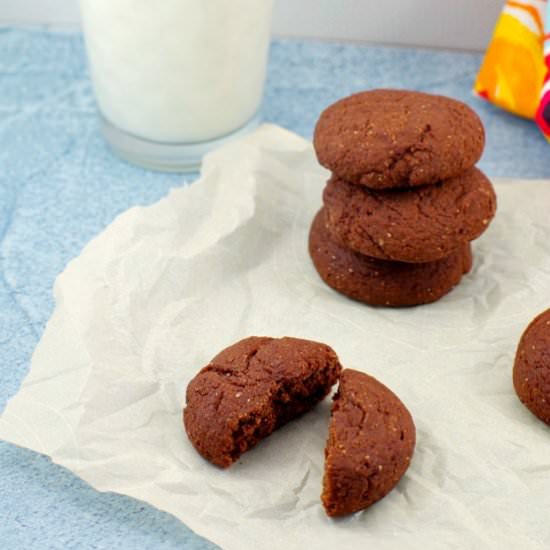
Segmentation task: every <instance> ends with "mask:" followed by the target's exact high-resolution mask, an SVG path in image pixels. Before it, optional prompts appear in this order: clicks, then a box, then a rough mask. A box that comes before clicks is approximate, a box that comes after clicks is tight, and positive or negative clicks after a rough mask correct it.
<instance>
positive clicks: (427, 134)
mask: <svg viewBox="0 0 550 550" xmlns="http://www.w3.org/2000/svg"><path fill="white" fill-rule="evenodd" d="M313 143H314V146H315V151H316V153H317V158H318V160H319V162H320V163H321V164H322V165H323V166H325V167H326V168H328V169H329V170H331V171H332V172H334V173H335V174H337V175H338V176H339V177H340V178H342V179H344V180H347V181H349V182H352V183H358V184H363V185H366V186H368V187H371V188H373V189H388V188H396V187H408V186H415V185H424V184H429V183H436V182H438V181H441V180H442V179H448V178H451V177H454V176H458V175H459V174H460V173H461V172H464V171H465V170H467V169H468V168H471V167H472V166H473V165H474V164H475V163H476V162H477V161H478V160H479V158H480V157H481V153H482V152H483V147H484V145H485V134H484V130H483V125H482V124H481V121H480V120H479V117H478V116H477V115H476V113H475V112H474V111H472V109H470V108H469V107H468V106H467V105H465V104H464V103H461V102H460V101H456V100H454V99H451V98H448V97H443V96H438V95H432V94H426V93H421V92H410V91H405V90H372V91H368V92H361V93H358V94H355V95H352V96H350V97H346V98H344V99H341V100H340V101H337V102H336V103H334V104H333V105H331V106H330V107H328V108H327V109H326V110H325V111H324V112H323V113H322V114H321V117H320V118H319V121H318V122H317V126H316V127H315V134H314V139H313Z"/></svg>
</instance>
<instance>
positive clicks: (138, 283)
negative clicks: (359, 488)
mask: <svg viewBox="0 0 550 550" xmlns="http://www.w3.org/2000/svg"><path fill="white" fill-rule="evenodd" d="M325 179H326V172H324V171H323V169H321V168H320V167H319V166H318V165H317V163H316V161H315V159H314V155H313V152H312V149H311V145H310V144H309V143H308V142H306V141H304V140H303V139H301V138H299V137H297V136H295V135H293V134H291V133H289V132H287V131H285V130H282V129H280V128H277V127H274V126H264V127H262V128H261V129H259V130H258V131H257V132H256V133H255V134H253V135H252V136H250V137H248V138H246V139H244V140H243V141H241V142H237V143H232V144H230V145H228V146H226V147H224V148H223V149H220V150H219V151H217V152H215V153H214V154H212V155H210V156H209V157H208V158H207V160H206V162H205V165H204V169H203V174H202V177H201V178H200V180H199V181H197V182H196V183H194V184H192V185H191V186H189V187H186V188H183V189H178V190H175V191H172V192H171V193H170V194H169V195H168V196H167V197H166V198H165V199H163V200H161V201H160V202H158V203H157V204H154V205H152V206H149V207H147V208H132V209H131V210H129V211H127V212H125V213H124V214H122V215H121V216H119V217H118V218H117V219H116V220H115V221H114V222H113V223H112V224H111V225H110V226H109V227H108V228H107V229H106V230H105V231H103V233H102V234H101V235H99V236H98V237H97V238H95V239H94V240H93V241H92V242H90V243H89V244H88V246H87V247H86V248H85V249H84V251H83V252H82V254H81V255H80V256H79V257H78V258H76V259H75V260H74V261H72V262H71V263H70V264H69V265H68V267H67V269H66V270H65V271H64V272H63V273H62V274H61V275H60V276H59V278H58V280H57V282H56V284H55V299H56V304H57V305H56V309H55V312H54V314H53V315H52V318H51V319H50V321H49V323H48V325H47V328H46V331H45V332H44V335H43V337H42V340H41V341H40V343H39V345H38V347H37V349H36V352H35V354H34V357H33V360H32V368H31V371H30V373H29V375H28V377H27V378H26V380H25V381H24V383H23V385H22V387H21V390H20V392H19V393H18V394H17V395H16V396H15V397H14V398H13V399H12V400H11V401H10V402H9V405H8V406H7V408H6V410H5V412H4V414H3V415H2V417H1V419H0V437H1V438H3V439H5V440H7V441H11V442H13V443H15V444H17V445H20V446H23V447H28V448H30V449H34V450H36V451H38V452H40V453H44V454H46V455H49V456H51V458H52V460H53V461H54V462H56V463H57V464H61V465H63V466H65V467H66V468H68V469H70V470H71V471H73V472H74V473H75V474H76V475H78V476H80V477H81V478H83V479H84V480H86V481H87V482H88V483H89V484H90V485H92V486H93V487H95V488H97V489H98V490H100V491H115V492H117V493H122V494H125V495H130V496H132V497H135V498H138V499H141V500H143V501H145V502H148V503H150V504H152V505H153V506H156V507H158V508H160V509H162V510H166V511H167V512H170V513H171V514H173V515H175V516H177V517H178V518H180V519H181V520H182V521H184V522H185V523H186V524H187V525H189V526H190V527H191V528H193V529H194V530H196V531H197V532H198V533H200V534H201V535H203V536H206V537H207V538H209V539H211V540H213V541H215V542H216V543H218V544H219V545H221V546H222V547H223V548H226V549H234V550H247V549H251V550H252V549H254V550H259V549H272V548H284V549H289V550H290V549H300V550H302V549H303V548H315V549H323V548H331V549H332V548H342V549H348V548H376V549H377V550H384V549H403V548H407V549H408V550H411V549H412V550H415V549H426V548H460V549H469V548H494V549H499V550H502V549H503V548H506V549H508V548H513V549H522V550H524V549H530V548H536V549H545V550H547V549H548V548H549V547H550V521H548V518H549V510H550V430H549V429H548V428H547V427H546V426H545V425H543V424H542V422H539V421H538V420H537V419H535V418H534V417H533V416H532V415H531V414H530V413H529V412H528V411H527V410H526V409H525V408H524V407H523V406H522V405H521V404H520V403H519V401H518V400H517V398H516V397H515V394H514V392H513V389H512V382H511V371H512V362H513V357H514V353H515V347H516V344H517V341H518V338H519V336H520V334H521V332H522V330H523V328H524V327H525V325H526V324H527V322H528V321H529V320H530V319H531V318H532V317H533V316H534V315H535V314H537V313H539V312H540V311H542V310H543V309H545V308H546V307H548V306H550V218H549V205H550V182H534V181H533V182H527V181H506V182H496V189H497V194H498V200H499V211H498V214H497V217H496V219H495V221H494V222H493V224H492V225H491V227H490V229H489V230H488V231H487V233H486V234H485V235H484V236H483V237H482V238H481V239H479V241H477V242H476V243H475V246H474V255H475V256H474V262H475V264H474V265H475V267H474V270H473V272H472V273H471V274H470V275H468V276H467V277H465V278H464V280H463V282H462V283H461V284H460V286H459V287H457V288H456V289H455V290H454V291H453V292H452V293H451V294H449V295H448V296H447V297H445V298H444V299H442V300H441V301H440V302H438V303H436V304H432V305H427V306H422V307H418V308H410V309H401V310H399V309H377V308H370V307H367V306H365V305H361V304H359V303H356V302H353V301H350V300H348V299H346V298H344V297H342V296H340V295H338V294H336V293H335V292H333V291H332V290H331V289H329V288H327V287H326V286H325V285H324V284H322V283H321V281H320V280H319V278H318V276H317V274H316V273H315V271H314V269H313V267H312V265H311V263H310V261H309V257H308V254H307V233H308V226H309V223H310V221H311V219H312V217H313V215H314V213H315V212H316V210H317V209H318V208H319V206H320V204H321V191H322V188H323V185H324V180H325ZM249 335H271V336H283V335H292V336H297V337H303V338H311V339H315V340H320V341H323V342H326V343H328V344H330V345H331V346H333V347H334V349H335V350H336V351H337V353H338V354H339V355H340V358H341V360H342V362H343V364H344V365H345V366H347V367H351V368H355V369H361V370H364V371H367V372H369V373H371V374H372V375H374V376H376V377H377V378H378V379H379V380H381V381H382V382H383V383H385V384H387V385H388V386H390V387H391V388H392V389H393V390H394V391H395V392H396V393H397V394H398V395H399V396H400V397H401V398H402V399H403V401H404V402H405V404H406V405H407V406H408V407H409V409H410V410H411V412H412V414H413V416H414V419H415V421H416V425H417V430H418V443H417V449H416V453H415V455H414V457H413V461H412V464H411V467H410V468H409V470H408V472H407V473H406V475H405V477H404V478H403V479H402V481H401V483H400V484H399V485H398V487H397V488H396V489H395V490H394V491H393V492H392V493H391V494H390V495H388V496H387V497H386V498H385V499H383V500H382V501H381V502H379V503H378V504H376V505H375V506H373V507H372V508H371V509H370V510H368V511H367V512H363V513H360V514H356V515H353V516H351V517H349V518H346V519H343V520H339V521H333V520H329V519H328V518H326V517H325V515H324V512H323V510H322V508H321V505H320V501H319V494H320V490H321V478H322V471H323V448H324V444H325V438H326V433H327V422H328V418H329V400H328V399H327V400H326V402H324V403H323V404H322V405H321V406H319V407H318V408H317V410H315V411H314V412H312V413H310V414H308V415H306V416H305V417H304V418H302V419H301V420H299V421H296V422H293V423H291V424H289V425H287V426H286V427H285V428H284V429H282V430H280V432H278V433H277V434H274V435H273V436H272V437H270V438H268V440H266V441H264V442H263V443H261V444H260V445H259V446H258V447H257V448H256V449H255V450H253V451H251V452H249V453H247V454H246V455H245V456H243V457H242V459H241V461H240V462H239V463H237V464H236V465H234V466H233V467H232V468H230V469H229V470H225V471H222V470H219V469H217V468H215V467H213V466H211V465H209V464H208V463H206V462H205V461H203V460H202V459H201V457H200V456H198V455H197V453H196V452H195V451H194V449H193V448H192V446H191V445H190V443H189V441H188V440H187V438H186V435H185V433H184V431H183V428H182V422H181V410H182V406H183V404H184V394H185V387H186V385H187V383H188V382H189V380H190V379H191V378H192V377H193V375H194V374H195V373H196V372H197V371H198V369H199V368H200V367H202V366H203V365H205V364H206V363H207V362H208V361H209V359H210V358H211V357H212V356H213V355H215V354H216V353H217V352H218V351H219V350H220V349H222V348H223V347H225V346H227V345H229V344H231V343H233V342H235V341H236V340H239V339H240V338H243V337H245V336H249Z"/></svg>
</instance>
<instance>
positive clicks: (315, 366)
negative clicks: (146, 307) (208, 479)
mask: <svg viewBox="0 0 550 550" xmlns="http://www.w3.org/2000/svg"><path fill="white" fill-rule="evenodd" d="M341 368H342V367H341V366H340V363H339V361H338V357H337V356H336V353H335V352H334V351H333V350H332V349H331V348H330V347H329V346H327V345H325V344H321V343H318V342H312V341H309V340H301V339H298V338H279V339H274V338H268V337H255V336H253V337H250V338H246V339H244V340H241V341H240V342H237V343H236V344H234V345H232V346H230V347H228V348H226V349H224V350H223V351H222V352H221V353H219V354H218V355H216V357H214V359H212V361H211V362H210V363H209V364H208V365H207V366H206V367H204V368H203V369H202V370H201V371H200V372H199V373H198V374H197V376H195V378H193V380H191V382H190V383H189V385H188V386H187V393H186V398H187V404H186V407H185V409H184V411H183V422H184V426H185V430H186V432H187V435H188V436H189V439H190V440H191V443H192V444H193V445H194V447H195V449H196V450H197V451H198V452H199V453H200V454H201V455H202V456H203V457H204V458H205V459H206V460H208V461H210V462H212V463H213V464H216V465H217V466H220V467H222V468H226V467H228V466H230V465H231V464H233V463H234V462H235V461H236V460H237V459H238V458H239V457H240V456H241V454H242V453H244V452H245V451H247V450H249V449H250V448H252V447H254V446H255V445H256V444H257V443H258V442H259V441H260V440H261V439H263V438H265V437H267V436H268V435H270V434H271V433H272V432H273V431H274V430H276V429H277V428H279V427H280V426H282V425H283V424H285V423H287V422H288V421H290V420H292V419H294V418H296V417H298V416H300V415H301V414H303V413H305V412H306V411H308V410H310V409H311V408H312V407H313V406H314V405H316V404H317V403H318V402H319V401H321V400H322V399H323V398H324V397H325V396H326V395H327V394H328V392H329V391H330V388H331V387H332V385H333V384H335V383H336V381H337V379H338V377H339V375H340V371H341Z"/></svg>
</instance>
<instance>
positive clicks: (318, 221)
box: [309, 210, 472, 307]
mask: <svg viewBox="0 0 550 550" xmlns="http://www.w3.org/2000/svg"><path fill="white" fill-rule="evenodd" d="M309 255H310V256H311V259H312V261H313V265H314V266H315V269H316V270H317V272H318V273H319V276H320V277H321V279H323V281H324V282H325V283H326V284H327V285H328V286H330V287H332V288H333V289H334V290H337V291H338V292H340V293H342V294H345V295H346V296H349V297H350V298H353V299H355V300H359V301H360V302H364V303H366V304H370V305H373V306H391V307H402V306H414V305H420V304H428V303H430V302H435V301H436V300H439V299H440V298H441V297H442V296H444V295H445V294H447V293H448V292H449V291H450V290H451V289H452V288H453V287H454V286H455V285H457V284H458V282H459V281H460V279H461V278H462V275H464V274H465V273H468V272H469V271H470V269H471V268H472V251H471V247H470V244H469V243H467V244H464V245H462V246H461V247H459V248H457V249H456V250H455V251H453V252H452V253H451V254H450V256H447V257H446V258H443V259H441V260H436V261H434V262H426V263H421V264H411V263H406V262H391V261H387V260H377V259H375V258H370V257H369V256H364V255H363V254H359V253H358V252H353V251H352V250H349V249H347V248H342V247H341V246H339V245H338V244H336V243H335V242H334V241H333V240H332V239H331V238H330V234H329V232H328V230H327V228H326V226H325V216H324V211H323V210H320V211H319V212H318V213H317V215H316V216H315V219H314V220H313V223H312V224H311V229H310V232H309Z"/></svg>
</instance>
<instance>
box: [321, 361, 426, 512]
mask: <svg viewBox="0 0 550 550" xmlns="http://www.w3.org/2000/svg"><path fill="white" fill-rule="evenodd" d="M415 440H416V430H415V426H414V422H413V419H412V417H411V415H410V413H409V411H408V410H407V409H406V407H405V405H403V403H402V402H401V401H400V400H399V398H398V397H397V396H396V395H395V394H394V393H392V392H391V391H390V390H389V389H388V388H387V387H386V386H384V385H383V384H381V383H380V382H378V381H377V380H376V379H375V378H372V377H371V376H368V375H367V374H363V373H362V372H358V371H356V370H351V369H344V370H343V371H342V375H341V377H340V386H339V388H338V393H337V394H336V396H335V397H334V403H333V405H332V416H331V420H330V426H329V436H328V441H327V446H326V449H325V475H324V478H323V493H322V495H321V500H322V501H323V505H324V507H325V510H326V512H327V514H328V515H329V516H341V515H344V514H351V513H352V512H357V511H358V510H363V509H364V508H367V507H368V506H370V505H371V504H373V503H375V502H376V501H377V500H380V499H381V498H382V497H384V496H385V495H387V494H388V493H389V492H390V491H391V490H392V489H393V488H394V487H395V485H396V484H397V482H398V481H399V480H400V479H401V477H402V476H403V474H404V473H405V471H406V470H407V468H408V467H409V463H410V461H411V457H412V454H413V451H414V446H415Z"/></svg>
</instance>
